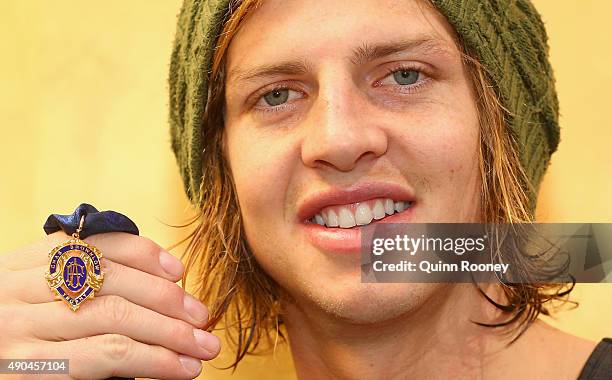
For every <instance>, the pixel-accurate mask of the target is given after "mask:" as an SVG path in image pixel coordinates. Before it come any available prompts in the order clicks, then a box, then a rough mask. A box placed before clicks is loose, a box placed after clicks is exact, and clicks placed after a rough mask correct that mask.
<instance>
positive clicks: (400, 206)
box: [393, 201, 404, 212]
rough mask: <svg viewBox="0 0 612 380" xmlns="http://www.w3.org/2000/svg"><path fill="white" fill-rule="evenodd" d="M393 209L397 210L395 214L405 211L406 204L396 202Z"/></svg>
mask: <svg viewBox="0 0 612 380" xmlns="http://www.w3.org/2000/svg"><path fill="white" fill-rule="evenodd" d="M393 209H394V210H395V212H401V211H404V202H402V201H399V202H394V203H393Z"/></svg>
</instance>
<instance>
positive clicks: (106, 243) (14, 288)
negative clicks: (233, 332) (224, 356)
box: [0, 204, 220, 379]
mask: <svg viewBox="0 0 612 380" xmlns="http://www.w3.org/2000/svg"><path fill="white" fill-rule="evenodd" d="M44 228H45V231H46V232H47V233H48V234H49V236H47V237H46V238H45V239H44V240H42V241H40V242H38V243H36V244H33V245H31V246H29V247H26V248H23V249H21V250H19V251H18V252H14V253H12V254H4V255H0V320H2V321H3V323H2V324H0V356H1V357H3V358H32V359H49V358H55V359H68V360H69V375H70V376H71V377H76V378H108V377H112V376H123V377H147V378H185V379H191V378H194V377H196V376H197V375H198V374H199V372H200V371H201V360H210V359H213V358H215V357H216V356H217V355H218V354H219V350H220V341H219V339H218V338H217V337H216V336H214V335H213V334H211V333H209V332H207V331H205V328H206V324H207V322H208V310H207V308H206V306H204V305H203V304H201V303H200V302H199V301H198V300H196V299H195V298H194V297H193V296H191V295H189V294H188V293H186V292H185V291H184V290H183V289H182V288H181V287H180V286H179V285H177V284H176V282H177V281H179V280H180V279H181V277H182V274H183V271H184V267H183V264H182V263H181V262H180V261H179V260H178V259H176V258H175V257H174V256H172V255H171V254H169V253H168V252H166V251H165V250H164V249H162V248H161V247H160V246H159V245H158V244H156V243H154V242H153V241H151V240H150V239H147V238H145V237H141V236H138V229H137V228H136V226H135V224H134V223H133V222H132V221H131V220H129V218H127V217H125V216H123V215H121V214H119V213H116V212H112V211H104V212H98V210H96V209H95V208H94V207H93V206H90V205H87V204H83V205H80V206H79V208H77V210H76V211H75V212H74V213H73V214H72V215H52V216H50V217H49V219H48V220H47V223H46V224H45V227H44ZM50 289H51V290H50Z"/></svg>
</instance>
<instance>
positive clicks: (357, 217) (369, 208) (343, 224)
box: [310, 198, 413, 228]
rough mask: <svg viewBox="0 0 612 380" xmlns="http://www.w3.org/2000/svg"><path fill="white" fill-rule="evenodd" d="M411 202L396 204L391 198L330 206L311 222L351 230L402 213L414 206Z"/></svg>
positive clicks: (398, 202)
mask: <svg viewBox="0 0 612 380" xmlns="http://www.w3.org/2000/svg"><path fill="white" fill-rule="evenodd" d="M412 203H413V202H411V201H397V202H394V201H393V200H392V199H389V198H378V199H373V200H370V201H364V202H358V203H353V204H350V205H344V206H330V207H326V208H324V209H323V210H322V211H320V212H319V213H318V214H315V216H314V217H312V219H310V221H311V222H312V223H317V224H319V225H322V226H326V227H340V228H351V227H355V226H364V225H367V224H370V223H372V220H380V219H383V218H384V217H386V216H387V215H393V214H395V213H396V212H402V211H404V210H406V209H407V208H410V207H411V206H412Z"/></svg>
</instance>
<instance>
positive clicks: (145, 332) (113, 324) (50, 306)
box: [18, 295, 221, 360]
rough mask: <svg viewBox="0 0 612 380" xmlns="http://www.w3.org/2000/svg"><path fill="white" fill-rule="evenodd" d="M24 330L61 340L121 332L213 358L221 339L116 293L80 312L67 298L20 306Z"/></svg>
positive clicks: (121, 333) (175, 349)
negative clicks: (75, 310)
mask: <svg viewBox="0 0 612 380" xmlns="http://www.w3.org/2000/svg"><path fill="white" fill-rule="evenodd" d="M18 313H19V314H20V315H21V316H22V318H24V319H25V318H26V316H29V319H27V321H25V320H24V325H25V327H24V329H25V330H26V331H24V334H26V335H30V336H35V337H37V338H38V339H42V340H50V341H61V340H73V339H80V338H84V337H87V336H93V335H101V334H120V335H125V336H128V337H130V338H132V339H134V340H137V341H139V342H142V343H147V344H153V345H159V346H163V347H166V348H168V349H170V350H172V351H175V352H179V353H183V354H185V355H189V356H192V357H197V358H200V359H205V360H209V359H212V358H214V357H215V356H217V355H218V354H219V351H220V348H221V342H220V340H219V338H217V337H216V336H214V335H213V334H211V333H209V332H207V331H203V330H200V329H198V328H194V327H193V326H192V325H190V324H188V323H186V322H184V321H181V320H178V319H174V318H170V317H167V316H165V315H162V314H159V313H156V312H154V311H152V310H149V309H146V308H144V307H142V306H138V305H135V304H133V303H131V302H129V301H127V300H125V299H124V298H121V297H119V296H114V295H108V296H101V297H96V298H94V299H93V300H90V301H88V302H86V303H84V304H83V305H82V306H81V307H80V308H79V310H78V311H77V312H73V311H72V310H70V309H69V308H68V307H67V306H66V304H65V303H64V302H63V301H56V302H50V303H45V304H29V305H24V306H22V307H21V308H19V311H18Z"/></svg>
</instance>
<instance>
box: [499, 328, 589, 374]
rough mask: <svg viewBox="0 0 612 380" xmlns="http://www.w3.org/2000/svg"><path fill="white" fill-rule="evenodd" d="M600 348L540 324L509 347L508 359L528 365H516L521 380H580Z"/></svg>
mask: <svg viewBox="0 0 612 380" xmlns="http://www.w3.org/2000/svg"><path fill="white" fill-rule="evenodd" d="M597 345H598V342H594V341H591V340H587V339H583V338H580V337H577V336H574V335H571V334H568V333H566V332H563V331H561V330H559V329H557V328H554V327H552V326H550V325H548V324H547V323H545V322H543V321H541V320H537V321H536V322H534V323H533V325H532V326H531V327H530V328H529V329H528V330H527V331H526V332H525V333H524V334H523V336H522V337H521V338H519V339H518V340H517V341H516V342H515V343H514V344H512V345H511V346H510V347H508V352H507V353H508V356H506V359H508V360H510V361H511V362H512V363H524V364H525V365H522V366H519V367H517V366H516V365H514V369H515V371H516V372H519V373H515V375H519V377H521V378H538V379H578V378H579V376H580V374H581V372H582V370H583V368H584V367H585V364H586V363H587V362H588V361H589V360H591V359H590V358H591V355H592V354H593V353H594V350H595V347H597ZM587 379H588V378H587Z"/></svg>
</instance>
